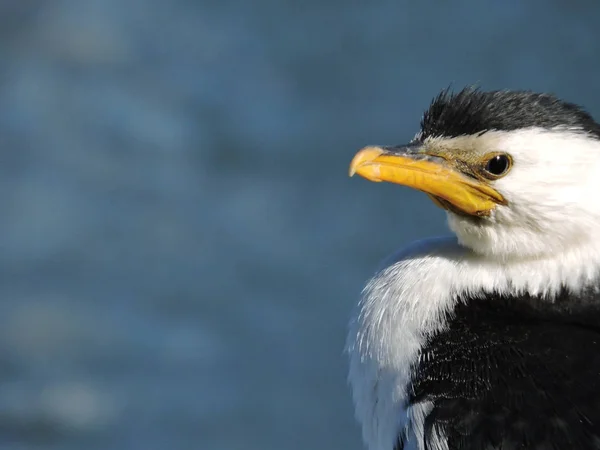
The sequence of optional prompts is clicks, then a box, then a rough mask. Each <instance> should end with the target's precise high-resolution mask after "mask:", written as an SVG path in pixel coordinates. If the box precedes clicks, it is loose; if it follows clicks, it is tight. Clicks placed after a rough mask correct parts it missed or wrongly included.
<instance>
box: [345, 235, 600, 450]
mask: <svg viewBox="0 0 600 450" xmlns="http://www.w3.org/2000/svg"><path fill="white" fill-rule="evenodd" d="M592 262H593V264H592ZM599 262H600V251H598V248H594V249H591V248H589V247H586V248H580V249H574V250H573V251H572V252H570V253H569V252H568V253H564V254H562V255H561V257H560V258H555V259H544V260H534V261H532V260H528V261H522V262H519V261H513V262H494V261H489V260H486V259H483V257H481V256H477V255H474V254H473V253H472V252H470V251H469V250H467V249H465V248H463V247H461V246H459V245H458V243H457V242H456V239H455V238H437V239H431V240H427V241H422V242H419V243H416V244H415V245H413V246H412V247H410V248H408V249H406V250H404V251H402V252H401V253H399V254H398V255H396V256H395V257H394V258H393V259H392V260H391V261H390V262H389V263H388V264H386V266H385V268H384V269H383V270H381V271H380V272H378V273H377V274H376V275H375V276H374V277H373V278H372V279H371V280H370V282H369V283H368V284H367V286H366V287H365V289H364V291H363V297H362V299H361V301H360V303H359V305H358V311H357V312H356V315H355V317H354V318H353V320H352V321H351V323H350V330H349V334H348V340H347V351H348V353H349V356H350V371H349V376H348V379H349V382H350V384H351V387H352V391H353V398H354V402H355V407H356V416H357V419H358V420H359V422H360V423H361V425H362V432H363V439H364V441H365V442H366V444H367V446H368V448H369V450H393V448H394V445H395V443H396V440H397V438H398V435H399V433H400V432H401V431H402V430H403V429H404V428H406V431H407V436H408V439H409V441H408V442H407V443H406V444H407V448H408V449H411V450H412V449H415V450H417V449H418V450H423V448H422V436H423V421H424V418H425V417H426V415H427V413H428V411H429V408H430V407H431V405H430V404H426V403H424V404H421V405H415V406H413V407H412V408H408V409H407V408H406V407H405V400H406V392H407V389H409V388H410V386H409V382H410V375H411V367H412V366H413V365H414V364H415V363H416V362H417V361H418V359H419V358H420V357H421V353H420V349H421V347H422V346H423V344H424V343H425V340H426V338H427V336H428V335H430V334H432V333H437V332H439V331H441V330H443V328H444V327H445V325H446V322H445V320H446V314H447V313H448V312H450V311H451V310H452V309H453V307H454V305H455V303H456V301H457V300H456V298H457V297H458V295H459V294H469V295H471V296H474V297H476V296H478V295H481V294H482V293H483V292H484V291H488V292H490V291H496V292H498V293H511V294H519V293H521V292H525V291H526V292H528V293H530V294H541V295H544V296H546V297H547V298H548V299H549V301H551V300H552V298H553V297H554V294H555V293H556V292H558V290H559V289H560V288H561V286H566V287H568V288H571V289H572V290H577V289H578V288H579V287H581V286H582V285H585V284H587V283H586V282H587V280H589V279H591V278H593V277H596V276H597V275H598V273H597V271H596V270H590V267H594V268H597V267H598V266H599ZM590 264H591V266H590ZM431 445H432V446H433V447H431V446H430V448H432V449H433V450H446V449H447V445H446V443H445V440H444V437H443V436H437V437H436V438H435V439H433V442H431Z"/></svg>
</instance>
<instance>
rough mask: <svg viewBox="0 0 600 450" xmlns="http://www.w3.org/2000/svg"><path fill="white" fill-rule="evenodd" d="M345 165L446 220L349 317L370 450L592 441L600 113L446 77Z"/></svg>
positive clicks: (597, 414) (596, 410) (596, 412)
mask: <svg viewBox="0 0 600 450" xmlns="http://www.w3.org/2000/svg"><path fill="white" fill-rule="evenodd" d="M355 173H356V174H359V175H361V176H362V177H364V178H367V179H368V180H371V181H387V182H392V183H397V184H401V185H406V186H409V187H412V188H415V189H418V190H420V191H423V192H425V193H427V194H428V195H429V197H430V198H431V199H432V200H433V201H434V203H435V204H436V205H438V206H440V207H442V208H444V209H445V210H446V212H447V219H448V224H449V227H450V229H451V230H452V231H453V232H454V236H451V237H447V238H434V239H428V240H424V241H421V242H417V243H414V244H412V245H410V246H409V247H408V248H406V249H403V250H401V251H400V252H398V253H397V254H396V255H394V256H392V257H391V258H390V259H389V260H388V261H387V262H386V263H385V265H384V267H383V268H382V269H380V270H379V271H377V273H376V274H375V275H374V276H373V278H372V279H371V280H370V281H369V282H368V284H367V285H366V287H365V289H364V291H363V295H362V299H361V301H360V303H359V305H358V309H357V312H356V315H355V317H354V319H353V320H352V321H351V323H350V330H349V334H348V340H347V346H346V348H347V352H348V354H349V357H350V370H349V382H350V384H351V387H352V391H353V398H354V403H355V408H356V416H357V418H358V420H359V422H360V423H361V425H362V432H363V438H364V441H365V442H366V444H367V447H368V448H369V450H402V449H404V450H408V449H411V450H412V449H418V450H462V449H469V450H480V449H481V450H483V449H486V450H488V449H489V450H491V449H502V450H513V449H535V450H546V449H548V450H550V449H552V450H557V449H561V450H562V449H569V450H585V449H600V125H599V124H598V123H596V122H595V121H594V119H593V118H592V117H591V115H590V114H588V113H587V112H586V111H584V110H583V109H582V108H581V107H579V106H577V105H575V104H572V103H568V102H565V101H562V100H560V99H558V98H556V97H555V96H553V95H549V94H543V93H535V92H527V91H508V90H505V91H493V92H484V91H481V90H479V89H475V88H471V87H469V88H465V89H463V90H462V91H460V92H457V93H453V92H450V91H449V90H445V91H443V92H442V93H440V94H439V95H438V96H437V97H436V98H435V99H434V100H433V102H432V103H431V105H430V107H429V109H428V110H427V111H426V112H425V114H424V116H423V119H422V121H421V129H420V132H419V133H418V134H417V135H416V136H415V138H414V139H413V140H412V141H411V142H410V143H409V144H407V145H402V146H370V147H365V148H363V149H362V150H360V151H359V152H358V153H357V154H356V156H355V157H354V159H353V160H352V163H351V166H350V175H353V174H355ZM399 207H401V206H399ZM408 213H409V212H408Z"/></svg>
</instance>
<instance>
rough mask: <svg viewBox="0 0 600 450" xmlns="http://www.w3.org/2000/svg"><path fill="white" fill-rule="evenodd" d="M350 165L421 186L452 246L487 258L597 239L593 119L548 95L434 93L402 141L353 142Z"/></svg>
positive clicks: (598, 138)
mask: <svg viewBox="0 0 600 450" xmlns="http://www.w3.org/2000/svg"><path fill="white" fill-rule="evenodd" d="M354 173H357V174H359V175H361V176H363V177H365V178H367V179H369V180H371V181H388V182H392V183H397V184H402V185H406V186H410V187H412V188H415V189H418V190H421V191H423V192H426V193H427V194H428V195H429V197H430V198H431V199H432V200H433V201H434V203H435V204H437V205H438V206H440V207H442V208H444V209H445V210H446V211H447V215H448V223H449V225H450V228H451V229H452V231H454V233H456V235H457V237H458V239H459V241H460V242H461V244H463V245H465V246H467V247H469V248H471V249H472V250H473V251H475V252H476V253H479V254H483V255H486V256H489V257H494V258H501V259H511V258H513V257H516V256H517V255H518V256H519V257H534V258H535V257H540V256H544V255H547V254H552V253H556V252H562V251H565V250H568V249H572V248H573V247H575V246H579V245H587V244H589V243H590V242H594V241H599V240H600V125H598V124H597V123H596V122H595V121H594V120H593V119H592V117H591V116H590V115H589V114H588V113H586V112H585V111H583V110H582V109H581V108H579V107H578V106H576V105H573V104H571V103H566V102H563V101H560V100H559V99H557V98H555V97H554V96H551V95H548V94H536V93H532V92H515V91H495V92H482V91H479V90H476V89H472V88H467V89H464V90H462V91H460V92H459V93H456V94H453V93H449V92H448V91H443V92H442V93H441V94H440V95H438V96H437V97H436V98H435V99H434V100H433V102H432V103H431V106H430V107H429V109H428V110H427V111H426V112H425V114H424V116H423V120H422V122H421V130H420V132H419V133H418V134H417V136H416V137H415V138H414V139H413V141H412V142H410V143H409V144H407V145H402V146H389V147H382V146H370V147H365V148H363V149H362V150H360V151H359V152H358V153H357V155H356V156H355V157H354V159H353V160H352V163H351V166H350V175H353V174H354Z"/></svg>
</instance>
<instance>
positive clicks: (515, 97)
mask: <svg viewBox="0 0 600 450" xmlns="http://www.w3.org/2000/svg"><path fill="white" fill-rule="evenodd" d="M561 125H562V126H567V127H571V128H578V129H581V130H582V131H584V132H588V133H591V134H592V135H594V136H596V137H600V125H598V124H597V123H596V122H595V121H594V119H593V118H592V116H590V115H589V114H588V113H587V112H585V111H584V110H583V109H582V108H580V107H579V106H577V105H575V104H573V103H567V102H564V101H561V100H559V99H558V98H556V97H555V96H553V95H550V94H539V93H535V92H529V91H491V92H483V91H480V90H478V89H475V88H472V87H467V88H465V89H463V90H462V91H460V92H458V93H451V92H450V91H449V89H446V90H444V91H442V92H441V93H440V94H439V95H438V96H437V97H436V98H435V99H434V100H433V101H432V103H431V106H430V107H429V109H428V110H427V111H426V112H425V114H424V115H423V119H422V121H421V138H422V139H425V138H427V137H432V136H445V137H456V136H461V135H470V134H476V133H483V132H486V131H490V130H503V131H510V130H516V129H519V128H528V127H541V128H554V127H557V126H561Z"/></svg>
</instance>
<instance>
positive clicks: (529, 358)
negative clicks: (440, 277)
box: [396, 290, 600, 450]
mask: <svg viewBox="0 0 600 450" xmlns="http://www.w3.org/2000/svg"><path fill="white" fill-rule="evenodd" d="M423 352H424V355H423V358H421V360H420V362H419V365H418V366H417V367H416V368H415V372H414V377H413V389H411V390H410V393H409V394H410V395H409V403H410V404H415V403H418V402H425V401H427V402H432V403H433V409H432V411H431V412H430V414H429V415H428V416H427V418H426V421H425V440H426V443H428V444H429V446H428V447H426V448H429V449H432V448H435V447H432V446H431V445H432V444H431V439H432V435H433V432H434V430H435V429H436V428H437V429H438V430H439V431H441V432H442V434H443V435H444V436H447V438H448V444H449V449H451V450H452V449H456V450H460V449H469V450H480V449H481V450H483V449H485V450H491V449H502V450H512V449H536V450H557V449H561V450H562V449H565V450H566V449H579V450H586V449H600V295H599V294H597V293H595V292H594V291H593V290H590V291H588V292H587V293H585V295H583V296H580V297H577V298H574V297H572V296H570V295H569V294H568V293H566V292H565V293H563V295H561V296H560V297H559V298H558V299H557V301H556V302H555V303H554V304H551V305H549V304H548V302H545V301H541V300H539V299H535V298H531V297H522V298H503V297H500V296H497V295H489V296H488V297H487V298H485V299H463V300H461V302H459V304H458V305H457V307H456V309H455V311H454V314H453V317H452V318H451V319H450V322H449V328H448V329H447V331H445V332H443V333H440V334H438V335H437V336H434V337H432V338H431V339H430V340H429V342H428V343H427V345H426V347H425V348H424V350H423ZM403 439H404V437H403V436H400V437H399V440H398V445H397V446H396V448H397V449H401V448H402V447H403Z"/></svg>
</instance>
